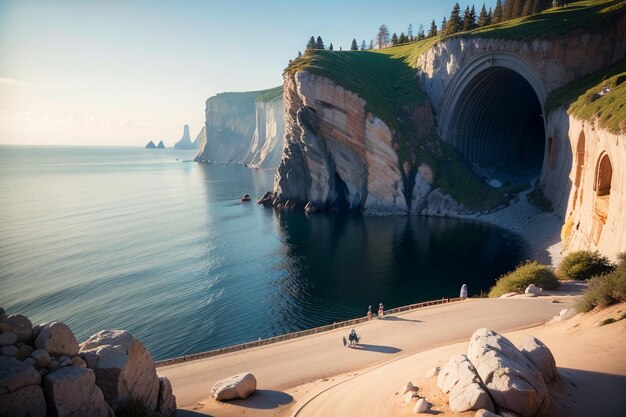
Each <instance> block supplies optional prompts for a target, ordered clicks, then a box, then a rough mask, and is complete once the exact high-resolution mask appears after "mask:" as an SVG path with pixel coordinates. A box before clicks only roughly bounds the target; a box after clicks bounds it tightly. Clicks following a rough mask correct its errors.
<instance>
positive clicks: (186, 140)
mask: <svg viewBox="0 0 626 417" xmlns="http://www.w3.org/2000/svg"><path fill="white" fill-rule="evenodd" d="M174 149H197V145H196V144H195V143H194V142H192V141H191V137H190V136H189V125H185V126H183V136H182V137H181V138H180V139H179V140H178V142H176V143H175V144H174Z"/></svg>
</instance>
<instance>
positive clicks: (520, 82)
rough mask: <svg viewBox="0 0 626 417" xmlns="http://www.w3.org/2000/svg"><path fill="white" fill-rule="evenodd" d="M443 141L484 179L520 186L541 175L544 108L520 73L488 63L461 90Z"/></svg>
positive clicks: (543, 145) (543, 146) (543, 142)
mask: <svg viewBox="0 0 626 417" xmlns="http://www.w3.org/2000/svg"><path fill="white" fill-rule="evenodd" d="M449 120H450V121H449V125H448V129H447V132H448V134H447V140H448V142H450V143H452V144H453V145H454V146H455V147H456V148H457V149H458V150H459V152H460V153H461V154H462V155H463V156H464V158H465V159H466V160H467V161H469V162H470V163H471V164H472V167H473V169H474V171H475V172H476V173H477V174H478V175H480V176H482V177H484V178H496V179H498V180H500V181H501V182H502V183H503V184H505V185H506V184H518V183H521V182H525V181H528V180H530V179H532V178H534V177H537V176H538V175H539V174H540V173H541V165H542V163H543V157H544V148H545V129H544V121H543V115H542V106H541V103H540V101H539V98H538V97H537V94H536V93H535V90H534V89H533V87H532V86H531V85H530V83H529V82H528V81H527V80H526V79H525V78H524V77H523V76H522V75H520V74H519V73H518V72H516V71H514V70H512V69H510V68H505V67H498V66H491V67H489V68H486V69H483V70H482V71H480V72H478V73H477V74H476V75H474V77H473V78H472V79H471V80H469V82H467V84H466V85H465V87H464V88H463V89H462V90H461V92H460V94H459V96H458V99H457V100H456V103H455V105H454V108H453V109H452V113H451V116H450V119H449Z"/></svg>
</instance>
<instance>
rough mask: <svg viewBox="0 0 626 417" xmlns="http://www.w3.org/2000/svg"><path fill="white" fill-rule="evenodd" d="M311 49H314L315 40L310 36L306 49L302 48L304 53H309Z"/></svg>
mask: <svg viewBox="0 0 626 417" xmlns="http://www.w3.org/2000/svg"><path fill="white" fill-rule="evenodd" d="M311 49H315V38H314V37H313V36H311V39H309V42H308V43H307V44H306V48H304V50H305V51H310V50H311Z"/></svg>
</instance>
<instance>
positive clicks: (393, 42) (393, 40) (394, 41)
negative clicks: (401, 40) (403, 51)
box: [391, 32, 398, 46]
mask: <svg viewBox="0 0 626 417" xmlns="http://www.w3.org/2000/svg"><path fill="white" fill-rule="evenodd" d="M397 44H398V35H396V32H393V35H392V36H391V45H393V46H396V45H397Z"/></svg>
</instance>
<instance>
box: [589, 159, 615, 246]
mask: <svg viewBox="0 0 626 417" xmlns="http://www.w3.org/2000/svg"><path fill="white" fill-rule="evenodd" d="M595 174H596V175H595V178H594V182H593V186H594V191H595V192H596V198H595V204H594V208H593V236H592V237H593V241H594V243H595V244H598V241H599V240H600V235H601V234H602V227H603V226H604V225H605V224H606V220H607V218H608V215H609V202H610V196H611V181H612V179H613V166H612V165H611V159H610V158H609V155H607V154H606V153H603V154H602V155H601V156H600V159H599V160H598V164H597V165H596V171H595Z"/></svg>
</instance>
